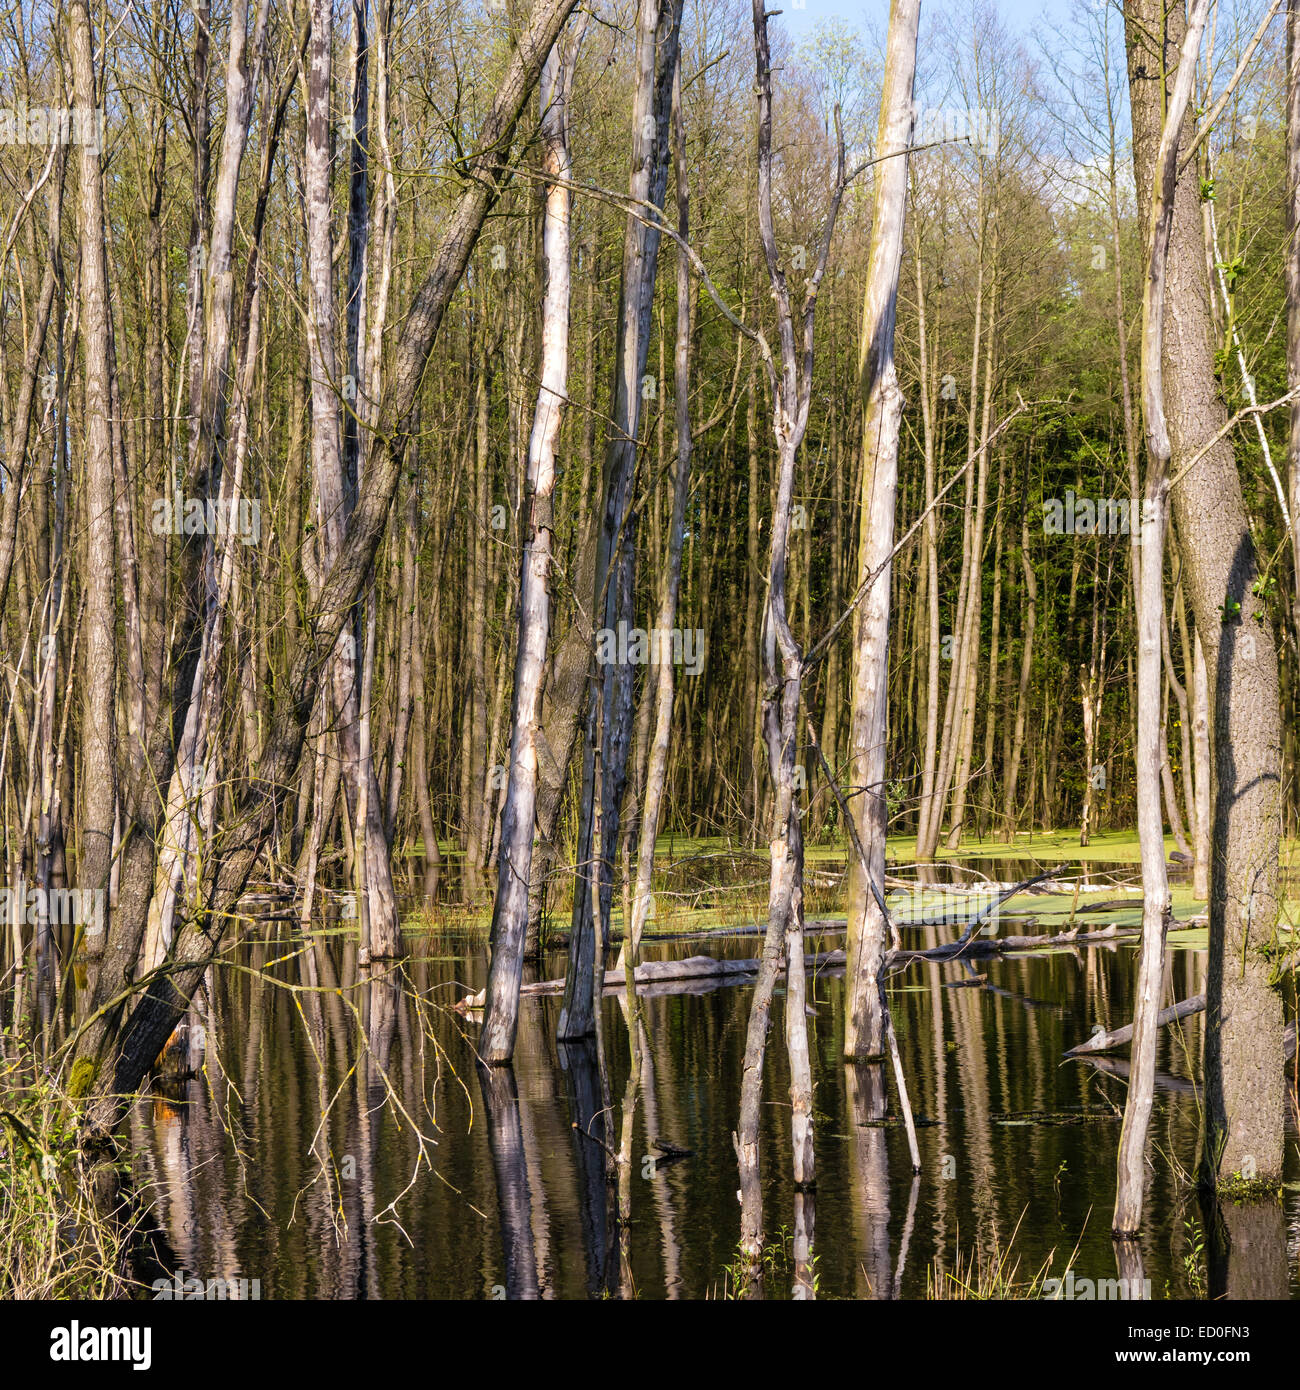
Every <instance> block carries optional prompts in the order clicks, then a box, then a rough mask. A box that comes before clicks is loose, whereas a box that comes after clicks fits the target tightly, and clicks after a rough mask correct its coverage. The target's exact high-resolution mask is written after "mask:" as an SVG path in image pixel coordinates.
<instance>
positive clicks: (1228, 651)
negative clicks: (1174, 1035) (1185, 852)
mask: <svg viewBox="0 0 1300 1390" xmlns="http://www.w3.org/2000/svg"><path fill="white" fill-rule="evenodd" d="M1125 13H1126V16H1127V19H1128V37H1129V81H1130V91H1131V94H1132V108H1133V130H1134V163H1135V172H1136V174H1137V183H1138V188H1139V191H1140V195H1141V196H1146V192H1147V190H1148V189H1149V187H1150V186H1151V184H1152V183H1153V182H1154V181H1155V178H1156V174H1155V172H1154V171H1155V170H1156V169H1157V165H1156V161H1155V155H1156V147H1157V144H1158V143H1159V138H1160V134H1161V130H1162V126H1161V111H1162V106H1163V101H1162V96H1161V87H1160V85H1159V77H1158V74H1159V73H1160V72H1162V71H1165V70H1167V69H1168V67H1169V66H1170V65H1171V63H1172V54H1171V52H1170V50H1171V48H1173V47H1177V46H1179V45H1181V42H1182V39H1183V34H1184V19H1183V15H1182V12H1181V10H1180V9H1179V8H1178V7H1177V6H1174V7H1173V8H1172V9H1171V10H1169V11H1168V12H1167V13H1165V12H1164V10H1163V6H1162V5H1161V4H1160V3H1159V0H1129V3H1128V4H1127V5H1126V7H1125ZM1162 18H1163V20H1164V28H1163V32H1162ZM1162 37H1163V44H1164V46H1163V49H1162V47H1161V41H1162ZM1179 78H1180V79H1181V71H1180V74H1179ZM1179 133H1180V134H1182V135H1183V137H1184V139H1185V140H1186V139H1187V138H1188V137H1189V135H1190V129H1188V130H1187V131H1183V130H1180V132H1179ZM1204 237H1205V233H1204V228H1203V225H1202V220H1201V217H1200V208H1199V200H1198V191H1197V187H1196V181H1195V180H1194V179H1193V178H1191V177H1186V178H1184V179H1182V180H1180V182H1179V185H1178V189H1177V192H1176V194H1175V206H1174V214H1173V224H1172V230H1171V233H1170V243H1169V269H1168V281H1169V291H1168V307H1167V313H1166V318H1165V324H1164V338H1165V349H1166V352H1165V362H1164V388H1165V397H1166V401H1165V406H1166V410H1167V413H1168V420H1169V435H1170V440H1171V449H1172V458H1173V459H1174V460H1175V461H1176V462H1177V464H1178V465H1179V468H1178V471H1177V474H1176V476H1177V477H1178V478H1179V481H1178V483H1177V485H1176V486H1174V487H1173V490H1172V492H1173V511H1174V521H1175V524H1176V527H1177V532H1178V536H1179V540H1180V543H1181V546H1182V554H1183V557H1184V563H1185V566H1186V578H1187V586H1188V591H1189V593H1190V596H1191V599H1192V605H1193V610H1194V612H1195V615H1196V629H1197V632H1198V634H1199V635H1200V637H1201V641H1202V645H1203V646H1204V648H1205V656H1206V665H1207V673H1208V676H1209V692H1210V708H1211V710H1212V711H1213V722H1212V725H1211V768H1212V779H1213V819H1212V828H1211V840H1212V844H1213V853H1214V858H1213V861H1212V864H1211V872H1210V884H1209V887H1210V898H1209V918H1210V962H1209V979H1208V984H1207V997H1208V1008H1207V1034H1206V1059H1205V1077H1206V1099H1207V1105H1206V1107H1205V1122H1206V1132H1205V1143H1204V1146H1203V1158H1202V1163H1203V1175H1204V1178H1205V1180H1206V1181H1207V1182H1210V1183H1218V1182H1221V1181H1223V1180H1224V1179H1226V1178H1228V1177H1229V1176H1231V1175H1240V1177H1241V1178H1242V1179H1244V1180H1247V1181H1249V1182H1254V1181H1255V1180H1258V1182H1259V1183H1260V1184H1261V1185H1269V1186H1271V1185H1273V1184H1275V1183H1276V1181H1277V1180H1278V1177H1279V1175H1280V1173H1281V1165H1282V1143H1283V1137H1282V1136H1283V1129H1282V1127H1283V1114H1284V1090H1283V1075H1282V1070H1281V1068H1280V1067H1278V1066H1277V1065H1276V1058H1277V1056H1278V1054H1279V1053H1280V1051H1281V1048H1282V1024H1283V1019H1282V1004H1281V999H1280V998H1279V996H1278V994H1277V992H1276V990H1275V989H1274V988H1273V986H1272V984H1271V983H1270V977H1271V975H1272V966H1271V963H1270V960H1269V949H1270V943H1271V941H1272V940H1273V934H1274V931H1275V927H1276V922H1277V910H1278V896H1277V895H1278V845H1279V837H1280V829H1281V795H1280V761H1281V727H1280V703H1279V698H1278V665H1277V655H1276V651H1275V647H1274V642H1273V636H1272V630H1271V627H1270V625H1269V623H1268V620H1267V614H1266V612H1265V610H1264V607H1263V602H1262V599H1261V597H1260V595H1259V594H1258V593H1257V592H1256V590H1257V588H1258V585H1257V576H1258V572H1259V571H1258V562H1257V558H1256V555H1255V550H1254V546H1253V543H1252V541H1251V536H1250V531H1249V527H1248V525H1247V518H1246V512H1245V506H1244V502H1243V498H1242V490H1241V480H1240V477H1239V475H1238V472H1237V468H1236V463H1235V460H1234V458H1233V455H1232V450H1231V446H1230V445H1229V444H1228V443H1227V442H1226V439H1225V436H1226V426H1227V412H1226V410H1225V409H1224V406H1223V403H1222V401H1221V400H1220V398H1219V397H1218V395H1217V393H1216V391H1215V388H1214V385H1213V373H1214V362H1213V358H1212V341H1213V334H1212V332H1211V327H1210V318H1209V287H1208V283H1207V278H1206V265H1205V239H1204ZM1225 619H1226V620H1225Z"/></svg>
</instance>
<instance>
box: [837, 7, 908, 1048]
mask: <svg viewBox="0 0 1300 1390" xmlns="http://www.w3.org/2000/svg"><path fill="white" fill-rule="evenodd" d="M920 10H921V5H920V0H894V3H893V5H892V6H891V9H890V18H889V39H888V46H887V49H886V54H885V87H884V92H883V94H882V97H881V104H880V132H879V134H878V136H877V140H876V144H877V154H878V155H879V157H880V158H881V160H882V162H881V163H880V164H878V165H877V166H876V171H875V177H876V190H875V207H874V214H873V217H872V223H871V253H870V259H869V261H868V265H867V288H866V295H865V300H864V303H863V309H862V338H861V346H860V349H859V359H858V360H859V368H860V379H861V382H862V390H863V411H864V419H863V425H862V497H861V508H862V510H861V517H860V521H859V536H858V584H859V585H861V584H863V583H864V582H865V581H866V579H867V577H868V576H871V575H874V576H875V582H874V583H873V584H872V586H871V589H870V591H869V592H868V594H867V596H866V598H865V599H864V600H863V602H862V606H861V608H860V609H859V612H858V618H857V631H856V634H855V636H856V640H855V642H854V666H853V710H852V715H851V717H850V723H849V757H850V764H849V766H850V773H849V778H850V782H851V784H852V786H853V788H854V791H855V792H856V793H857V796H856V798H855V800H854V802H853V806H854V813H853V814H854V819H855V821H856V823H857V829H858V838H859V839H860V840H861V841H862V845H863V848H864V849H865V850H866V853H867V873H868V874H869V875H870V876H871V878H872V879H873V881H874V882H875V883H876V884H877V885H880V884H883V882H884V878H885V835H886V832H887V829H888V815H887V806H886V801H885V752H886V721H887V716H888V708H889V599H890V573H889V568H888V561H889V556H890V552H891V551H892V549H893V545H894V504H895V495H896V493H897V489H898V434H899V427H900V424H901V421H902V415H903V393H902V390H901V389H900V388H899V385H898V377H897V373H896V371H895V367H894V323H895V319H896V316H897V304H898V273H899V266H900V264H901V262H902V255H903V223H904V218H905V217H906V212H907V155H906V154H905V153H903V152H904V151H905V150H906V149H907V147H908V145H909V144H910V143H911V138H912V85H913V78H914V75H915V72H916V32H917V25H918V22H919V17H920ZM849 865H850V867H849V888H848V924H849V935H848V957H849V971H848V983H847V985H846V988H845V1021H844V1052H845V1055H846V1056H848V1057H879V1056H882V1055H883V1053H884V1050H885V1036H884V1019H883V1017H882V1011H881V1007H880V1003H881V999H880V986H879V976H880V966H881V961H882V959H883V957H884V951H885V937H886V923H885V919H884V914H883V913H882V912H881V910H880V904H879V902H878V901H877V899H876V895H875V894H874V893H872V891H871V885H870V884H869V883H868V882H867V881H866V877H865V876H864V874H863V873H862V871H861V869H860V867H859V865H858V863H857V859H856V857H855V856H852V855H851V856H850V858H849Z"/></svg>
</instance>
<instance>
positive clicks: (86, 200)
mask: <svg viewBox="0 0 1300 1390" xmlns="http://www.w3.org/2000/svg"><path fill="white" fill-rule="evenodd" d="M68 42H69V46H70V47H71V50H72V69H73V87H74V94H75V98H76V104H77V106H78V107H80V108H81V110H82V111H87V112H89V111H97V110H98V109H99V102H98V100H97V97H96V92H95V55H94V51H93V39H92V30H91V19H90V7H89V5H88V3H87V0H72V3H71V4H70V6H69V10H68ZM99 160H100V150H99V144H98V142H97V141H89V142H85V143H83V144H82V145H81V168H80V182H81V217H80V231H81V238H80V241H81V272H80V278H81V336H82V342H83V345H84V347H83V350H84V353H85V360H86V381H85V389H84V401H85V479H86V482H85V486H86V493H85V528H86V529H85V535H86V562H85V581H84V582H85V590H86V610H85V625H86V645H85V659H84V664H83V667H82V673H81V680H82V733H81V738H82V748H81V779H80V780H81V789H82V791H81V862H80V864H79V866H78V876H79V877H80V880H81V885H82V888H83V889H89V890H91V891H92V892H93V891H103V892H105V893H107V890H108V876H109V868H110V864H111V860H112V846H113V813H114V808H115V805H116V802H117V721H116V708H115V705H116V701H115V694H116V689H117V676H116V673H117V606H116V583H115V576H116V553H115V549H114V524H113V515H114V488H113V440H112V432H111V425H110V410H111V406H110V401H109V390H110V387H109V360H110V355H111V351H112V349H111V344H110V335H111V333H112V326H111V322H110V319H109V313H108V264H107V260H106V257H105V252H104V178H103V170H102V169H101V167H100V162H99ZM12 488H13V484H12V483H11V489H12ZM13 490H16V489H13Z"/></svg>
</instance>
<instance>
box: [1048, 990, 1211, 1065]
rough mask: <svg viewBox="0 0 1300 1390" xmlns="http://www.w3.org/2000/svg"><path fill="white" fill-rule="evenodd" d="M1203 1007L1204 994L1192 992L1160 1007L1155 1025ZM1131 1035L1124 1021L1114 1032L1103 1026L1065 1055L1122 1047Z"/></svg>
mask: <svg viewBox="0 0 1300 1390" xmlns="http://www.w3.org/2000/svg"><path fill="white" fill-rule="evenodd" d="M1204 1008H1205V995H1203V994H1193V995H1192V997H1191V998H1190V999H1184V1000H1183V1001H1182V1002H1181V1003H1178V1004H1171V1005H1170V1006H1169V1007H1168V1008H1167V1009H1161V1011H1160V1012H1159V1013H1158V1014H1157V1015H1156V1027H1157V1028H1163V1027H1164V1026H1165V1025H1166V1024H1168V1023H1175V1022H1177V1021H1178V1020H1179V1019H1181V1018H1190V1017H1191V1016H1192V1014H1199V1013H1200V1012H1201V1011H1202V1010H1203V1009H1204ZM1132 1036H1133V1025H1132V1024H1131V1023H1126V1024H1125V1025H1124V1027H1123V1028H1116V1029H1115V1031H1114V1032H1112V1033H1108V1032H1106V1030H1105V1029H1104V1028H1102V1029H1100V1031H1098V1032H1096V1033H1094V1034H1093V1035H1092V1037H1090V1038H1089V1039H1088V1040H1087V1042H1081V1043H1080V1044H1079V1045H1078V1047H1071V1048H1069V1049H1068V1050H1067V1051H1066V1054H1065V1055H1066V1056H1067V1057H1083V1056H1086V1055H1087V1054H1088V1053H1089V1052H1109V1051H1110V1050H1111V1049H1112V1048H1115V1047H1123V1046H1124V1044H1125V1043H1126V1042H1128V1041H1129V1039H1130V1038H1132Z"/></svg>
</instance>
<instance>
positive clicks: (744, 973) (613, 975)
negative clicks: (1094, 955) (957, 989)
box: [454, 917, 1203, 1051]
mask: <svg viewBox="0 0 1300 1390" xmlns="http://www.w3.org/2000/svg"><path fill="white" fill-rule="evenodd" d="M1202 921H1203V919H1202V918H1198V917H1192V918H1189V919H1188V920H1187V921H1185V922H1175V923H1174V924H1173V925H1172V926H1171V927H1170V928H1169V930H1170V932H1171V933H1172V932H1177V931H1187V930H1189V929H1191V928H1193V927H1196V926H1199V925H1200V924H1201V922H1202ZM1140 934H1141V927H1140V926H1132V927H1121V926H1118V925H1116V924H1112V925H1111V926H1109V927H1107V928H1106V929H1105V930H1104V931H1093V932H1084V931H1080V930H1079V929H1078V928H1077V927H1076V928H1074V929H1073V930H1072V931H1066V932H1057V933H1055V934H1053V935H1047V936H1003V937H974V938H969V937H966V938H963V939H962V940H959V941H953V942H950V943H948V944H947V945H945V946H932V947H930V948H929V949H928V950H924V951H887V952H886V953H885V968H886V970H887V971H891V972H892V971H893V970H896V969H900V968H902V967H903V966H906V965H910V964H911V963H912V962H913V961H917V960H938V961H946V960H971V959H976V958H979V959H983V958H987V957H989V956H999V955H1002V954H1003V952H1006V951H1052V950H1059V949H1061V948H1062V947H1068V946H1086V945H1089V944H1095V943H1098V942H1110V941H1118V940H1122V939H1123V938H1125V937H1133V936H1139V935H1140ZM844 961H845V955H844V952H843V951H842V950H841V951H818V952H813V953H809V954H807V955H805V956H804V966H805V967H806V968H807V969H809V970H826V969H835V968H836V967H842V966H843V965H844ZM758 967H759V961H758V960H757V959H747V960H719V959H717V958H716V957H715V956H686V957H684V958H683V959H681V960H652V961H646V962H644V963H643V964H641V965H638V966H637V968H636V972H635V973H636V984H637V988H638V989H640V988H641V986H642V985H645V986H647V987H650V988H651V989H652V990H653V992H654V993H656V994H673V993H686V992H688V991H689V990H690V984H689V983H688V982H691V981H708V982H710V987H714V986H717V985H725V984H744V983H745V982H746V981H747V980H748V979H749V978H750V977H751V976H753V975H756V974H757V973H758ZM626 983H627V982H626V979H625V977H624V972H623V971H622V970H619V969H609V970H606V972H605V983H604V990H605V992H606V993H617V991H619V990H621V989H624V988H626ZM519 992H520V995H521V996H528V995H550V994H563V993H564V981H563V980H562V979H560V980H538V981H535V982H534V983H532V984H526V985H523V986H521V988H520V991H519ZM483 1000H484V992H483V991H482V990H480V991H479V992H478V993H477V994H467V995H466V996H465V997H464V998H463V999H461V1000H459V1001H458V1002H457V1003H456V1004H455V1005H454V1007H455V1008H457V1009H459V1010H461V1011H462V1012H465V1011H466V1010H470V1009H481V1008H482V1007H483ZM1093 1050H1094V1051H1096V1050H1098V1049H1093Z"/></svg>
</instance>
